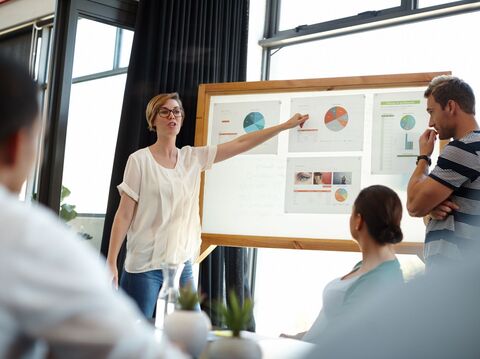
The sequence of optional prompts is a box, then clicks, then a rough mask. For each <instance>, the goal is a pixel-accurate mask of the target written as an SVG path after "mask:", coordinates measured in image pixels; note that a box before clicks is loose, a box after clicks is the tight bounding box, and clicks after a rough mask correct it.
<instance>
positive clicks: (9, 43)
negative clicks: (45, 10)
mask: <svg viewBox="0 0 480 359" xmlns="http://www.w3.org/2000/svg"><path fill="white" fill-rule="evenodd" d="M31 45H32V27H31V26H29V27H27V28H25V29H22V30H19V31H15V32H12V33H10V34H6V35H3V36H0V52H1V53H2V54H3V55H4V56H7V57H9V58H11V59H14V60H15V61H17V62H18V63H20V64H21V65H22V66H24V67H25V68H27V69H28V68H29V61H30V48H31Z"/></svg>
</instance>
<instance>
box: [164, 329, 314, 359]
mask: <svg viewBox="0 0 480 359" xmlns="http://www.w3.org/2000/svg"><path fill="white" fill-rule="evenodd" d="M215 333H218V332H211V333H210V335H209V342H211V341H212V340H221V339H222V337H223V336H224V335H221V336H216V335H215ZM162 334H163V333H162V331H161V330H158V329H156V330H155V336H156V337H157V338H161V336H162ZM241 336H242V338H248V339H252V340H255V341H256V342H257V343H258V345H259V346H260V349H261V350H262V359H301V358H303V357H305V356H306V355H307V354H308V353H309V352H310V351H311V350H313V349H314V347H315V346H314V345H313V344H311V343H307V342H303V341H301V340H295V339H288V338H275V337H267V336H263V335H259V334H257V333H252V332H247V331H242V333H241ZM207 346H208V344H207ZM204 358H205V359H207V358H208V357H207V356H206V353H205V351H204V353H203V354H202V355H201V356H200V359H204Z"/></svg>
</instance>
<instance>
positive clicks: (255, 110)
mask: <svg viewBox="0 0 480 359" xmlns="http://www.w3.org/2000/svg"><path fill="white" fill-rule="evenodd" d="M280 105H281V102H280V101H263V102H237V103H216V104H214V107H213V123H212V137H211V143H212V144H214V145H218V144H221V143H225V142H228V141H231V140H233V139H235V138H237V137H239V136H241V135H244V134H246V133H250V132H254V131H258V130H263V129H264V128H267V127H271V126H273V125H276V124H278V122H279V117H280ZM277 151H278V139H277V136H275V137H274V138H272V139H270V140H268V141H267V142H265V143H263V144H261V145H259V146H257V147H256V148H253V149H252V150H250V151H248V152H246V153H245V154H257V155H258V154H276V153H277Z"/></svg>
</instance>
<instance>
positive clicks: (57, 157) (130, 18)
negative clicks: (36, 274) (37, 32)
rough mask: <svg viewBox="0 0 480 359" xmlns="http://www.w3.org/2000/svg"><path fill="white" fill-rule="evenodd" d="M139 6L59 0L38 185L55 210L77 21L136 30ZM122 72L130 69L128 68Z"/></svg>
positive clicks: (111, 0) (127, 0)
mask: <svg viewBox="0 0 480 359" xmlns="http://www.w3.org/2000/svg"><path fill="white" fill-rule="evenodd" d="M137 7H138V2H137V1H135V0H65V1H57V7H56V12H55V23H54V39H53V51H52V60H51V67H50V78H51V86H50V88H49V91H48V100H49V101H48V116H47V121H46V122H47V123H46V135H45V141H44V153H43V160H42V164H41V170H40V176H39V185H38V200H39V202H40V203H43V204H44V205H46V206H47V207H50V208H51V209H52V210H53V211H54V212H55V213H57V212H58V208H59V207H60V194H61V187H62V176H63V162H64V156H65V145H66V133H67V125H68V110H69V103H70V91H71V86H72V80H73V79H72V72H73V58H74V50H75V36H76V32H77V20H78V18H80V17H82V18H87V19H90V20H93V21H98V22H102V23H105V24H108V25H113V26H116V27H121V28H126V29H129V30H134V27H135V19H136V12H137ZM119 70H120V69H117V70H115V71H119ZM121 71H122V72H126V68H124V69H121ZM109 75H111V74H109ZM94 76H97V78H100V77H105V74H103V73H99V74H96V75H94ZM92 79H93V78H92V77H91V75H88V78H84V77H82V78H77V79H76V82H79V81H81V80H84V81H86V80H92Z"/></svg>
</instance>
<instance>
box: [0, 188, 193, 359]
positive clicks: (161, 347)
mask: <svg viewBox="0 0 480 359" xmlns="http://www.w3.org/2000/svg"><path fill="white" fill-rule="evenodd" d="M0 228H1V229H2V230H1V231H0V286H1V289H0V358H24V357H27V356H29V355H31V356H33V357H35V358H43V357H44V355H45V350H44V349H45V343H47V344H48V346H49V348H50V351H51V352H52V353H54V354H55V355H54V356H55V357H59V358H167V357H168V358H184V356H183V355H181V354H180V353H178V352H177V351H176V350H175V349H173V348H172V347H171V346H170V345H169V344H168V343H167V342H164V343H158V342H156V341H155V340H154V334H153V333H154V331H153V328H152V327H151V326H149V325H148V324H147V323H145V321H144V320H143V319H142V315H141V313H139V311H138V310H137V308H136V306H135V305H134V304H133V302H132V301H131V300H129V299H128V298H127V297H126V296H125V295H123V294H122V293H120V292H115V291H113V290H112V288H111V286H110V283H109V275H108V272H107V270H106V267H105V264H104V263H102V262H101V261H100V259H99V255H98V253H94V252H93V250H92V249H91V248H89V247H88V245H87V244H85V243H83V242H82V239H80V238H79V237H77V236H76V235H75V234H73V233H72V232H70V231H69V230H68V229H67V227H66V226H65V224H64V223H63V222H61V221H60V220H59V219H58V218H57V217H55V216H54V215H53V214H52V213H51V212H50V211H47V210H45V209H42V208H40V207H39V206H36V205H34V206H32V207H28V206H27V205H25V204H24V203H22V202H19V201H18V199H17V198H16V197H15V196H14V195H12V194H11V193H9V192H7V190H6V189H5V188H3V187H2V186H0Z"/></svg>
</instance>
